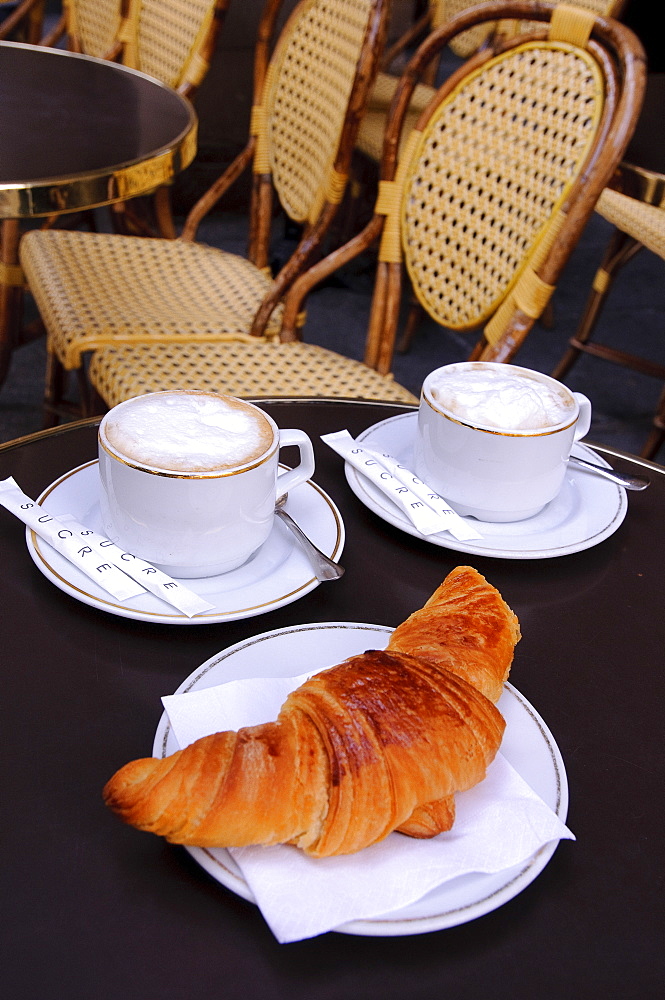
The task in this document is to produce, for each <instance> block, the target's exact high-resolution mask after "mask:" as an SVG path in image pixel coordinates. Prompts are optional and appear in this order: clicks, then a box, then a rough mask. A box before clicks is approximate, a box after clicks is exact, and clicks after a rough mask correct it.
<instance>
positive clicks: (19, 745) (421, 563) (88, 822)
mask: <svg viewBox="0 0 665 1000" xmlns="http://www.w3.org/2000/svg"><path fill="white" fill-rule="evenodd" d="M263 405H265V407H266V409H267V410H268V411H269V412H270V413H271V414H272V415H273V417H274V418H275V419H276V420H277V422H278V423H279V424H281V425H282V426H288V427H301V428H303V429H304V430H306V431H307V432H308V433H309V434H310V436H311V437H312V438H313V440H314V442H315V449H316V454H317V471H316V474H315V481H316V482H317V483H319V484H320V485H321V486H322V487H323V489H325V490H326V491H327V492H328V493H329V494H330V495H331V496H332V498H333V499H334V500H335V502H336V503H337V505H338V506H339V509H340V511H341V513H342V515H343V517H344V521H345V526H346V532H347V539H346V546H345V550H344V553H343V555H342V560H341V561H342V563H343V565H344V566H345V567H346V574H345V576H344V577H343V578H342V580H341V581H340V582H338V583H329V584H325V585H322V586H320V587H319V588H317V589H316V590H314V591H313V592H311V593H310V594H309V595H307V596H306V597H304V598H303V599H302V600H300V601H297V602H296V603H294V604H291V605H289V606H287V607H284V608H281V609H279V610H275V611H273V612H271V613H269V614H266V615H264V616H262V617H259V618H252V619H249V620H246V621H238V622H233V623H228V624H211V625H201V626H186V627H181V626H172V625H168V626H167V625H160V624H146V623H144V622H139V621H133V620H129V619H123V618H118V617H115V616H113V615H110V614H106V613H104V612H102V611H100V610H98V609H96V608H92V607H89V606H87V605H84V604H82V603H79V602H78V601H77V600H75V599H74V598H73V597H71V596H69V595H68V594H65V593H62V592H61V591H60V590H59V589H57V588H56V587H54V586H53V585H52V584H51V583H50V582H49V581H48V580H47V579H46V578H45V577H44V576H43V575H42V574H41V573H40V572H39V571H38V570H37V569H36V567H35V566H34V565H33V563H32V561H31V559H30V557H29V555H28V552H27V549H26V544H25V537H24V530H23V526H22V525H21V524H20V523H19V522H18V521H17V520H16V519H15V518H14V517H13V516H12V515H11V514H9V513H8V512H6V511H5V510H3V509H0V553H1V560H2V561H1V563H0V565H1V566H2V577H3V600H2V611H3V623H4V628H3V690H2V698H1V699H0V725H1V731H2V734H3V762H2V765H3V766H2V769H1V775H2V776H1V778H0V801H1V802H2V811H3V820H2V846H3V850H2V863H3V879H2V885H3V898H2V930H1V932H0V940H2V958H1V959H0V986H1V987H2V988H3V994H4V996H7V997H20V998H21V1000H43V998H44V997H46V996H57V997H67V998H68V1000H90V998H92V997H94V998H95V1000H106V998H108V1000H119V998H122V1000H152V998H153V997H155V998H156V997H174V998H175V997H178V998H179V997H187V998H188V1000H194V998H199V997H205V998H208V997H210V998H213V997H229V998H240V997H245V998H247V1000H265V998H271V1000H332V998H340V1000H341V998H353V1000H405V998H422V1000H430V998H432V997H448V996H454V997H455V998H456V1000H477V998H478V997H486V996H491V997H493V998H499V1000H502V998H506V1000H508V998H510V1000H514V998H516V997H519V998H524V1000H533V998H536V997H537V998H539V1000H543V998H545V1000H546V998H562V1000H563V998H568V997H569V996H573V997H587V996H592V995H593V996H595V995H600V996H609V997H621V998H622V1000H629V998H634V1000H638V998H639V1000H647V998H651V997H656V996H660V995H662V991H663V987H665V975H664V968H663V947H662V943H663V931H664V930H665V926H664V921H663V909H664V907H663V885H662V876H663V847H662V831H663V748H662V743H663V739H662V730H663V724H662V706H663V695H664V693H665V692H664V687H665V683H664V676H665V670H664V669H663V659H664V656H663V651H664V650H665V616H664V615H663V573H664V566H665V560H664V558H663V557H664V544H663V509H664V508H665V469H664V468H662V467H659V466H649V463H644V462H642V461H640V460H637V459H635V460H631V459H628V458H627V457H621V456H618V455H616V454H612V453H611V452H608V450H607V449H604V450H603V452H604V455H605V457H608V456H610V457H611V460H612V463H613V464H614V465H615V466H616V467H617V468H619V469H621V470H623V471H626V472H628V471H631V470H632V471H644V470H645V468H647V469H649V470H650V474H651V476H652V479H653V483H652V485H651V486H650V488H649V489H647V490H646V491H645V492H643V493H639V494H631V495H630V496H629V509H628V514H627V516H626V518H625V520H624V522H623V524H622V525H621V526H620V527H619V529H618V530H617V531H616V532H615V534H613V535H612V536H611V537H609V538H608V539H606V540H605V541H603V542H602V543H601V544H599V545H597V546H595V547H594V548H590V549H588V550H586V551H582V552H578V553H575V554H572V555H567V556H563V557H560V558H553V559H536V560H502V559H495V558H490V557H476V556H470V555H465V554H461V553H457V552H455V551H452V550H449V549H444V548H439V547H437V546H434V545H432V544H430V543H428V542H426V541H421V540H419V539H416V538H414V537H412V536H410V535H407V534H406V533H404V532H402V531H400V530H399V529H397V528H394V527H392V526H391V525H389V524H387V523H386V522H385V521H384V520H382V519H381V518H380V517H378V516H377V515H376V514H374V513H372V512H371V511H370V510H368V509H367V508H366V507H365V506H364V505H363V504H362V503H361V502H360V501H359V500H358V499H357V497H356V496H355V495H354V494H353V493H352V491H351V490H350V488H349V486H348V484H347V482H346V479H345V477H344V473H343V464H342V461H341V459H340V458H339V457H338V456H337V455H336V454H335V453H334V452H332V451H331V450H330V449H329V448H328V447H326V446H325V445H323V444H322V443H321V442H320V441H319V435H320V434H323V433H326V432H331V431H335V430H340V429H343V428H345V427H346V428H348V429H349V430H350V431H351V433H352V434H357V433H359V432H360V431H362V430H363V429H365V428H366V427H369V426H370V425H372V424H374V423H376V422H377V421H378V420H381V419H384V418H386V417H388V416H392V415H394V414H397V413H400V412H404V411H405V408H400V407H395V406H392V405H391V406H388V405H381V404H354V403H344V402H339V401H337V402H331V401H324V400H320V401H304V402H303V401H273V402H269V403H268V402H264V403H263ZM96 426H97V421H96V420H94V419H93V420H89V421H82V422H80V423H78V424H74V425H69V426H64V427H59V428H56V429H53V430H51V431H47V432H40V433H38V434H36V435H33V436H31V437H28V438H24V439H22V440H20V441H18V442H15V443H10V444H8V445H4V446H2V448H0V477H1V478H3V479H4V478H6V477H8V476H10V475H11V476H14V477H15V479H16V480H17V481H18V483H19V484H20V486H21V487H22V489H23V490H24V491H25V492H26V493H28V494H29V495H31V496H37V495H38V494H39V493H40V492H41V491H42V490H43V489H44V488H45V487H46V486H48V485H49V484H50V483H51V482H52V481H53V480H54V479H56V478H57V477H58V476H60V475H62V474H63V473H65V472H67V471H68V470H70V469H72V468H74V467H75V466H77V465H79V464H80V463H82V462H85V461H88V460H90V459H93V458H94V457H95V455H96ZM462 563H467V564H471V565H473V566H475V567H476V568H477V569H478V570H480V572H482V573H483V574H484V575H485V576H486V577H487V578H488V580H489V581H490V582H491V583H493V584H494V585H495V586H496V587H498V588H499V590H500V591H501V593H502V594H503V595H504V597H505V599H506V600H507V601H508V603H509V604H510V605H511V606H512V607H513V609H514V610H515V611H516V613H517V614H518V616H519V619H520V622H521V628H522V632H523V639H522V641H521V642H520V643H519V645H518V647H517V651H516V657H515V662H514V666H513V670H512V673H511V681H512V682H513V683H514V685H515V686H516V687H517V688H518V689H519V690H520V691H521V692H522V693H523V694H524V696H525V697H526V698H527V699H528V700H529V701H530V702H531V704H532V705H533V706H534V707H535V708H536V709H537V710H538V712H539V713H540V714H541V715H542V717H543V718H544V720H545V721H546V723H547V724H548V726H549V727H550V729H551V730H552V733H553V735H554V738H555V739H556V741H557V744H558V746H559V748H560V749H561V751H562V754H563V758H564V761H565V765H566V769H567V774H568V780H569V785H570V809H569V814H568V823H569V826H570V828H571V829H572V831H573V832H574V833H575V835H576V838H577V839H576V841H575V842H569V841H565V842H562V843H561V844H560V845H559V846H558V848H557V850H556V851H555V853H554V856H553V858H552V859H551V861H550V862H549V864H548V865H547V867H546V868H545V869H544V871H543V872H542V873H541V874H540V876H539V877H538V878H536V879H535V881H533V882H532V883H531V884H530V885H529V886H528V887H527V888H526V889H525V890H524V891H523V892H521V893H520V894H519V895H517V896H516V897H515V898H513V899H512V900H510V901H509V902H508V903H506V904H505V905H503V906H501V907H500V908H498V909H496V910H494V911H493V912H490V913H488V914H486V915H485V916H483V917H481V918H479V919H477V920H474V921H471V922H468V923H463V924H460V925H459V926H456V927H453V928H451V929H448V930H441V931H437V932H434V933H428V934H422V935H414V936H404V937H389V938H378V937H361V936H352V935H345V934H339V933H329V934H325V935H322V936H320V937H317V938H314V939H311V940H306V941H302V942H298V943H294V944H288V945H279V944H277V942H276V941H275V939H274V938H273V936H272V934H271V932H270V931H269V929H268V928H267V926H266V924H265V923H264V921H263V919H262V917H261V914H260V912H259V911H258V910H257V908H256V907H255V906H253V905H251V904H250V903H247V902H245V901H243V900H242V899H240V898H239V897H237V896H236V895H234V894H233V893H232V892H230V891H229V890H227V889H226V888H224V887H223V886H221V885H220V884H218V883H217V882H216V881H214V880H213V879H212V878H211V877H210V876H208V875H207V874H206V873H205V872H204V871H203V870H202V869H201V868H200V867H199V866H198V865H197V864H196V863H195V862H194V861H193V860H192V858H191V857H190V855H189V854H188V853H187V852H186V851H185V850H184V849H183V848H179V847H173V846H169V845H168V844H166V843H164V842H163V841H162V840H160V839H158V838H156V837H152V836H150V835H147V834H141V833H139V832H137V831H135V830H133V829H131V828H129V827H125V826H123V825H122V824H121V823H120V822H119V821H118V820H117V818H116V817H115V816H113V815H111V814H110V813H109V812H108V811H107V810H106V808H105V807H104V805H103V804H102V801H101V788H102V786H103V784H104V782H105V781H106V780H107V778H108V777H109V776H110V775H111V774H112V773H113V771H114V770H115V769H116V768H117V767H118V766H119V765H120V764H122V763H124V762H125V761H127V760H130V759H132V758H134V757H137V756H144V755H146V754H149V753H150V752H151V748H152V739H153V735H154V732H155V728H156V726H157V723H158V720H159V718H160V715H161V702H160V697H161V696H162V695H164V694H168V693H170V692H172V691H173V690H175V688H176V687H177V686H178V685H179V683H180V682H181V681H182V680H183V679H184V678H185V677H186V676H187V675H188V674H189V673H190V672H191V671H192V670H193V669H194V668H195V667H196V666H197V665H198V664H200V663H202V662H203V661H205V660H206V659H208V658H209V657H210V656H211V655H213V654H214V653H216V652H217V651H218V650H221V649H223V648H225V647H226V646H229V645H231V644H232V643H234V642H237V641H239V640H241V639H244V638H247V637H250V636H252V635H255V634H257V633H260V632H264V631H267V630H270V629H274V628H279V627H282V626H287V625H292V624H294V623H297V622H316V621H363V622H376V623H379V624H386V625H395V624H397V623H399V622H401V621H402V620H403V619H404V618H405V617H406V616H407V615H408V614H409V613H410V612H411V611H413V610H415V609H416V608H418V607H420V606H421V605H422V603H423V602H424V601H425V600H426V598H427V597H428V596H429V595H430V594H431V592H432V591H433V590H434V589H435V587H436V586H437V585H438V584H439V583H440V582H441V580H442V579H443V577H444V576H445V575H446V574H447V572H448V571H449V570H450V569H451V568H452V567H453V566H455V565H457V564H462Z"/></svg>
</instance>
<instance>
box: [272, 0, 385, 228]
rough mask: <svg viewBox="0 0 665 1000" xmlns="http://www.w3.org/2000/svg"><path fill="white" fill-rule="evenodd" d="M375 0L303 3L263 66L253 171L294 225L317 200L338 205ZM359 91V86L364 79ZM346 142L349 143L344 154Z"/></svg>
mask: <svg viewBox="0 0 665 1000" xmlns="http://www.w3.org/2000/svg"><path fill="white" fill-rule="evenodd" d="M377 6H378V5H377V3H376V0H303V2H301V3H300V4H299V5H298V7H297V8H296V9H295V11H294V12H293V14H292V16H291V18H290V19H289V21H288V22H287V25H286V26H285V28H284V29H283V31H282V32H281V34H280V38H279V42H278V44H277V46H276V48H275V52H274V55H273V57H272V59H271V62H270V66H269V69H268V75H267V79H266V85H265V100H264V101H263V108H264V110H265V118H264V130H265V131H264V136H263V138H264V143H259V148H258V149H257V155H256V165H255V171H256V172H259V173H262V172H269V173H271V175H272V181H273V185H274V187H275V190H276V192H277V195H278V197H279V199H280V202H281V204H282V206H283V208H284V209H285V211H286V212H288V214H289V216H290V217H291V218H292V219H294V220H295V221H297V222H314V221H315V219H316V218H317V216H318V214H319V212H320V210H321V207H322V205H323V203H324V202H325V201H326V200H327V201H333V202H335V201H339V200H340V198H341V193H342V191H343V186H344V183H345V181H346V176H345V175H344V174H343V173H342V174H340V175H338V174H337V172H336V168H337V167H338V166H339V164H338V162H337V157H338V152H339V149H340V144H341V139H342V135H343V131H344V129H345V127H346V128H350V127H353V125H355V128H356V129H357V125H358V120H359V115H356V121H355V123H350V121H349V104H350V101H351V97H352V93H353V90H354V85H355V84H356V82H357V74H358V66H359V61H360V60H361V56H362V54H363V51H364V50H366V48H367V47H368V46H369V45H371V44H373V41H374V43H376V41H377V40H376V39H374V40H373V39H372V38H371V37H370V33H369V30H368V29H369V27H370V24H371V23H372V22H373V21H374V20H375V18H376V9H377ZM365 87H366V82H365ZM351 148H352V144H348V155H349V157H350V151H351Z"/></svg>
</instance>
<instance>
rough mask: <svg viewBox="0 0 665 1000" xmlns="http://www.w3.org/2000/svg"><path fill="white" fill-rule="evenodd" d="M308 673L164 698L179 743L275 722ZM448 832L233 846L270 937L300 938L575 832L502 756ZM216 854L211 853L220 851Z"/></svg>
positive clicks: (467, 796)
mask: <svg viewBox="0 0 665 1000" xmlns="http://www.w3.org/2000/svg"><path fill="white" fill-rule="evenodd" d="M307 676H309V675H302V676H301V677H294V678H253V679H251V680H237V681H229V682H228V683H226V684H220V685H218V686H217V687H213V688H207V689H205V690H197V691H191V692H189V693H188V694H182V695H168V696H166V697H164V698H163V699H162V702H163V704H164V708H165V709H166V712H167V714H168V716H169V720H170V723H171V727H172V729H173V733H174V736H175V737H176V740H177V742H178V744H179V745H180V746H181V747H184V746H187V745H188V744H189V743H192V742H193V741H194V740H196V739H199V738H200V737H201V736H206V735H208V734H210V733H214V732H221V731H224V730H227V729H239V728H240V727H241V726H249V725H258V724H260V723H262V722H266V721H270V720H272V719H275V718H276V717H277V715H278V713H279V709H280V707H281V705H282V704H283V702H284V700H285V698H286V696H287V695H288V693H289V692H290V691H291V690H293V689H294V688H296V687H298V686H299V685H300V684H301V683H302V681H303V680H305V679H306V677H307ZM456 805H457V817H456V820H455V825H454V827H453V829H452V830H451V831H449V832H448V833H444V834H440V835H439V836H438V837H435V838H434V839H432V840H414V839H412V838H410V837H405V836H403V835H401V834H398V833H393V834H391V835H390V836H389V837H387V838H386V840H384V841H382V842H381V843H379V844H375V845H373V846H371V847H368V848H365V849H364V850H363V851H360V852H358V853H357V854H353V855H344V856H340V857H333V858H319V859H312V858H309V857H307V855H305V854H304V853H303V852H302V851H300V850H298V849H297V848H295V847H287V846H281V845H280V846H277V847H246V848H232V849H230V854H231V855H232V857H233V859H234V861H235V862H236V864H237V865H238V866H239V868H240V870H241V872H242V875H243V877H244V879H245V881H246V882H247V884H248V885H249V887H250V889H251V891H252V893H253V895H254V898H255V899H256V901H257V904H258V906H259V908H260V909H261V912H262V913H263V916H264V918H265V920H266V921H267V923H268V925H269V926H270V928H271V930H272V932H273V934H274V935H275V937H276V938H277V940H278V941H280V942H287V941H297V940H301V939H303V938H308V937H314V936H315V935H317V934H322V933H324V932H326V931H329V930H333V929H334V928H336V927H339V926H340V925H341V924H344V923H347V922H349V921H353V920H360V919H363V918H366V919H367V918H371V917H377V916H380V915H382V914H388V913H391V912H392V911H394V910H399V909H401V908H402V907H404V906H407V905H408V904H409V903H413V902H415V901H416V900H418V899H420V898H422V897H423V896H424V895H425V894H426V893H427V892H429V891H431V890H432V889H434V888H436V887H437V886H440V885H442V884H443V883H444V882H447V881H449V880H450V879H454V878H457V877H458V876H460V875H465V874H470V873H496V872H500V871H503V870H505V869H508V868H512V867H513V866H515V865H518V864H522V863H523V862H525V861H527V860H528V859H529V858H530V857H532V856H533V855H534V854H535V853H536V851H538V850H539V848H540V847H542V846H543V845H544V844H547V843H549V842H551V841H555V840H560V839H564V838H565V839H571V840H574V839H575V838H574V836H573V834H572V833H571V832H570V831H569V830H568V828H567V827H566V826H565V824H564V823H562V822H561V820H560V819H559V818H558V817H557V816H556V814H555V813H554V812H552V810H551V809H550V808H549V806H547V805H546V803H544V802H543V801H542V799H540V798H539V797H538V796H537V795H536V794H535V793H534V792H533V791H532V790H531V788H530V787H529V786H528V785H527V784H526V782H525V781H524V780H523V779H522V778H521V777H520V776H519V774H518V773H517V772H516V771H515V769H514V768H513V767H512V766H511V765H510V764H509V763H508V762H507V761H506V760H505V758H504V757H502V756H501V755H500V754H499V755H498V756H497V758H496V759H495V761H494V762H493V763H492V765H491V766H490V768H489V769H488V773H487V777H486V779H485V781H483V782H481V784H479V785H477V786H476V787H475V788H472V789H470V790H469V791H467V792H463V793H461V794H459V795H457V796H456ZM213 853H214V852H213Z"/></svg>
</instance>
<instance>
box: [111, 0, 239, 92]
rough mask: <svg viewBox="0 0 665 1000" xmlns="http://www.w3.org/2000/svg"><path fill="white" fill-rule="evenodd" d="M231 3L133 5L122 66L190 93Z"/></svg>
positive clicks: (176, 0)
mask: <svg viewBox="0 0 665 1000" xmlns="http://www.w3.org/2000/svg"><path fill="white" fill-rule="evenodd" d="M228 3H229V0H130V8H129V19H128V22H127V25H126V28H125V30H124V38H123V40H124V42H125V50H124V56H123V62H124V63H125V64H126V65H128V66H132V67H133V68H134V69H140V70H141V71H142V72H143V73H147V74H148V75H149V76H154V77H155V78H156V79H158V80H161V82H162V83H166V84H168V85H169V86H171V87H175V88H176V89H178V90H181V91H184V92H187V93H189V92H190V91H193V90H195V89H196V88H197V87H198V86H199V85H200V84H201V82H202V80H203V78H204V77H205V75H206V73H207V71H208V69H209V60H210V57H211V54H212V49H213V47H214V42H215V40H216V37H217V33H218V30H219V26H220V23H221V16H222V14H223V13H224V12H225V10H226V8H227V6H228Z"/></svg>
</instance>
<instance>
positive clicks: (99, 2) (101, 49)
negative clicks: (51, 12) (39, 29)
mask: <svg viewBox="0 0 665 1000" xmlns="http://www.w3.org/2000/svg"><path fill="white" fill-rule="evenodd" d="M128 5H129V0H62V11H61V13H60V17H59V18H58V20H57V21H56V23H55V24H54V25H53V27H52V28H51V30H50V31H49V32H48V33H47V34H46V35H44V36H43V38H41V40H40V44H41V45H49V46H53V45H57V44H58V43H59V42H60V41H61V40H62V39H65V41H66V45H67V48H68V49H69V50H70V52H81V53H83V54H84V55H88V56H94V57H96V58H97V59H118V58H119V57H120V55H121V53H122V42H121V40H120V36H121V25H122V23H123V20H124V19H125V18H126V16H127V12H128Z"/></svg>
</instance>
